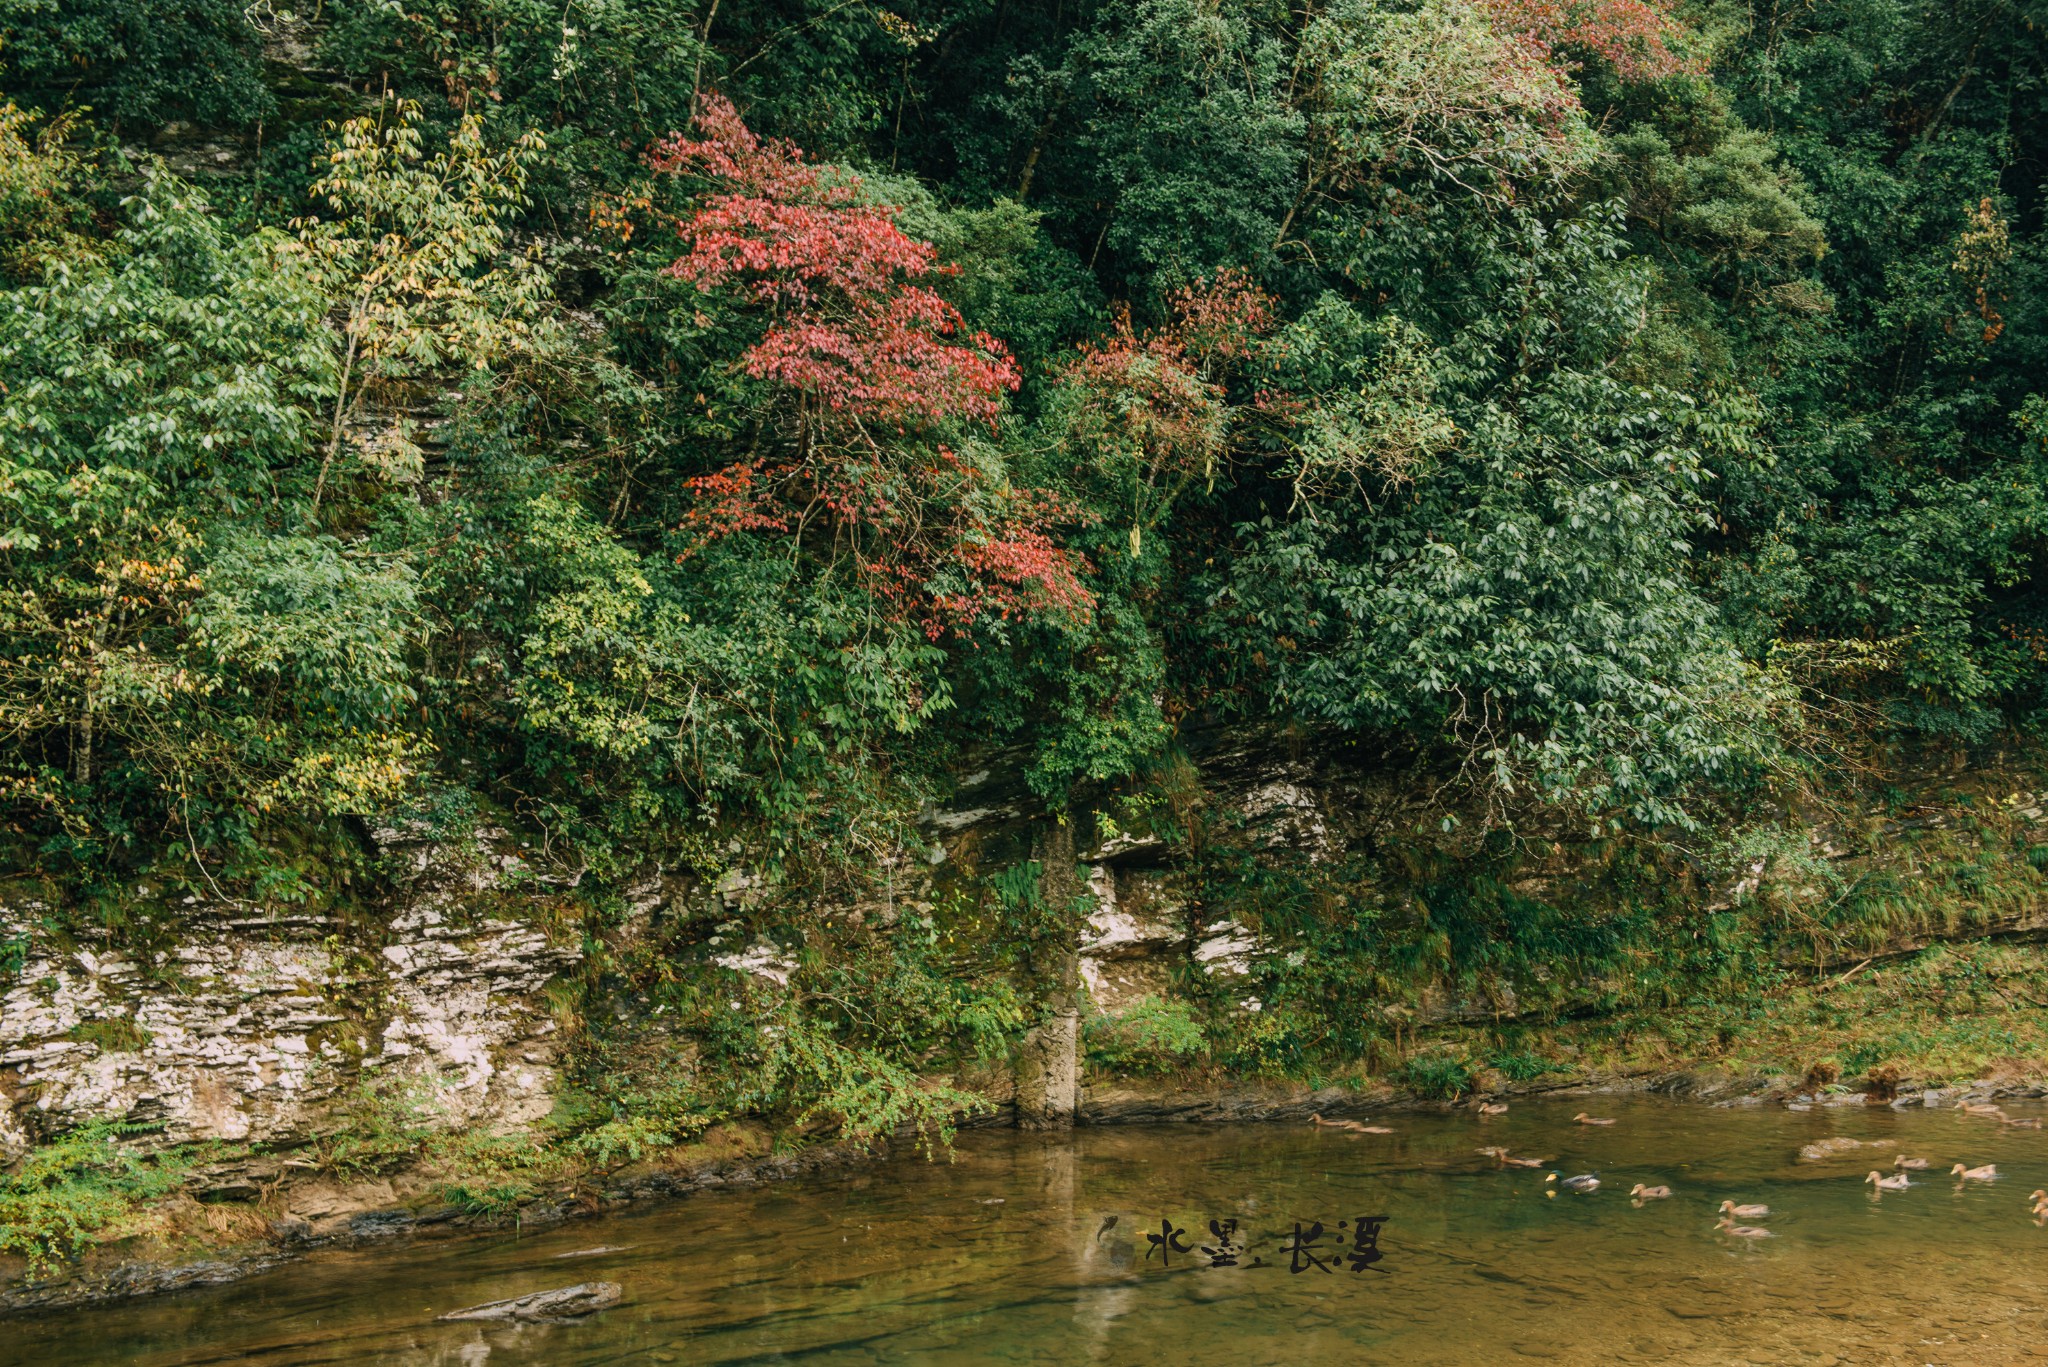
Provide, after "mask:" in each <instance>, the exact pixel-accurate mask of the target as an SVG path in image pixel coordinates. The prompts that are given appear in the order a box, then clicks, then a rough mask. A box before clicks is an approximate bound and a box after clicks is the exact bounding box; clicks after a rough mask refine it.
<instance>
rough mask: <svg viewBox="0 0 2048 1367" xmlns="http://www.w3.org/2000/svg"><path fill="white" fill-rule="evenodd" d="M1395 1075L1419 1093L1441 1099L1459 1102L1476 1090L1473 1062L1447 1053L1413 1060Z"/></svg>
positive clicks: (1422, 1095)
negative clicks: (1473, 1078)
mask: <svg viewBox="0 0 2048 1367" xmlns="http://www.w3.org/2000/svg"><path fill="white" fill-rule="evenodd" d="M1395 1077H1396V1079H1397V1080H1399V1082H1400V1083H1401V1085H1402V1086H1404V1087H1406V1088H1407V1089H1408V1090H1409V1091H1411V1092H1414V1093H1415V1094H1416V1095H1417V1096H1421V1097H1429V1098H1431V1099H1433V1100H1438V1101H1456V1100H1457V1099H1458V1098H1459V1097H1461V1096H1463V1095H1464V1094H1465V1093H1467V1092H1469V1091H1471V1090H1472V1068H1471V1065H1470V1064H1468V1063H1466V1062H1465V1060H1464V1059H1461V1058H1454V1057H1451V1056H1450V1055H1447V1054H1432V1055H1426V1056H1424V1057H1421V1058H1412V1059H1409V1060H1408V1062H1407V1063H1405V1064H1403V1065H1402V1066H1401V1069H1400V1071H1399V1072H1397V1073H1396V1074H1395Z"/></svg>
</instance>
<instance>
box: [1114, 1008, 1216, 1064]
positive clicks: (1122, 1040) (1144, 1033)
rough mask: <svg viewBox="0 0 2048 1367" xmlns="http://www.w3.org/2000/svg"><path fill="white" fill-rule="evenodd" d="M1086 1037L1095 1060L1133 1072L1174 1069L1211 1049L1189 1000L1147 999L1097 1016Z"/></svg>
mask: <svg viewBox="0 0 2048 1367" xmlns="http://www.w3.org/2000/svg"><path fill="white" fill-rule="evenodd" d="M1085 1035H1086V1044H1087V1050H1088V1061H1089V1062H1091V1063H1094V1064H1097V1065H1099V1066H1100V1067H1104V1068H1114V1069H1118V1070H1121V1071H1123V1072H1127V1073H1164V1072H1171V1071H1172V1070H1173V1069H1175V1068H1177V1067H1180V1066H1181V1065H1183V1064H1185V1063H1187V1062H1189V1061H1190V1060H1193V1059H1195V1058H1199V1057H1200V1056H1201V1055H1203V1054H1205V1053H1207V1052H1208V1048H1209V1043H1208V1040H1207V1038H1206V1037H1205V1036H1204V1035H1203V1033H1202V1025H1201V1022H1200V1021H1198V1020H1196V1019H1195V1016H1194V1012H1193V1011H1192V1010H1190V1009H1189V1007H1188V1004H1187V1003H1186V1002H1182V1001H1167V1000H1162V999H1160V998H1158V997H1146V998H1144V999H1143V1000H1141V1001H1139V1002H1138V1003H1137V1004H1136V1005H1135V1006H1132V1007H1131V1008H1130V1009H1129V1010H1127V1011H1122V1012H1119V1013H1117V1014H1115V1015H1106V1016H1097V1017H1095V1018H1094V1019H1093V1020H1091V1021H1089V1022H1088V1025H1087V1029H1086V1031H1085Z"/></svg>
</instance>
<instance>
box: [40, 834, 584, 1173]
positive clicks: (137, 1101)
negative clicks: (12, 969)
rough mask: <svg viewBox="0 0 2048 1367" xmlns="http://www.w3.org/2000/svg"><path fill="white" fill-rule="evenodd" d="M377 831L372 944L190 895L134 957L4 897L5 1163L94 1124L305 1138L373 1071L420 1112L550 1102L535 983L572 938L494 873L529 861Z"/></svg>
mask: <svg viewBox="0 0 2048 1367" xmlns="http://www.w3.org/2000/svg"><path fill="white" fill-rule="evenodd" d="M380 841H381V843H382V844H383V846H384V850H385V853H386V855H387V856H388V857H389V858H391V859H392V860H393V861H394V862H395V863H396V864H397V865H398V867H399V868H400V870H401V874H402V877H401V881H400V890H399V893H398V895H397V897H396V898H395V899H394V901H393V902H392V904H391V905H390V906H389V907H388V908H387V909H386V912H385V915H384V918H383V923H382V925H381V926H378V927H375V928H374V929H373V932H372V933H373V935H374V937H375V938H381V939H382V941H383V943H382V944H381V946H377V947H376V948H375V950H374V952H373V951H372V950H371V948H370V947H368V946H366V945H365V944H364V943H363V940H364V938H365V937H364V936H363V935H362V933H361V932H360V931H357V932H354V933H351V934H349V935H344V934H343V933H342V931H343V927H341V926H340V925H338V924H336V923H335V922H333V921H332V920H330V919H329V918H326V917H320V916H306V915H295V914H277V913H270V912H266V911H265V910H264V909H261V908H251V907H245V906H237V907H223V906H217V905H207V904H202V903H199V902H197V901H196V900H189V901H188V904H187V905H186V906H184V907H182V908H181V911H182V912H183V915H182V916H181V923H182V929H181V936H180V940H179V942H178V943H176V944H175V945H173V946H172V947H171V948H170V949H169V950H168V951H167V952H166V953H164V954H163V955H162V956H161V957H159V958H158V959H157V960H156V961H155V962H154V963H143V962H139V961H137V960H136V959H134V958H132V957H130V956H128V955H125V954H123V953H120V952H118V951H117V950H115V949H113V948H110V947H109V946H108V944H106V943H105V942H104V941H102V942H98V943H95V942H93V941H91V940H89V939H87V938H85V937H84V936H83V935H81V934H80V933H78V932H73V935H72V936H69V937H60V936H57V935H54V934H52V933H51V932H50V931H49V929H48V928H47V925H46V924H45V923H46V920H47V919H48V918H46V917H45V916H44V915H43V914H42V913H43V911H44V909H43V908H40V907H37V906H33V905H27V904H22V905H12V906H0V940H5V941H13V942H15V943H17V944H20V945H22V946H24V947H25V948H24V951H23V955H22V961H21V966H20V968H19V970H18V971H17V972H16V973H15V974H14V975H13V976H12V978H11V979H10V980H0V981H4V988H5V991H4V995H0V1164H5V1163H9V1162H12V1161H14V1160H16V1159H18V1158H19V1157H20V1156H21V1154H22V1153H23V1152H25V1151H26V1149H27V1147H28V1146H29V1145H30V1144H31V1143H33V1142H35V1141H38V1140H41V1139H47V1138H50V1137H53V1136H55V1135H58V1134H62V1133H64V1132H65V1131H68V1130H71V1129H73V1128H75V1127H77V1126H78V1125H81V1124H84V1123H86V1122H88V1121H94V1120H121V1121H129V1122H136V1123H141V1124H148V1125H151V1126H154V1127H156V1128H155V1129H154V1130H153V1132H152V1134H151V1136H150V1139H151V1140H152V1141H153V1142H159V1143H181V1142H186V1141H191V1140H201V1139H225V1140H230V1141H242V1142H252V1143H253V1142H277V1141H291V1140H295V1139H302V1138H304V1137H306V1136H308V1135H312V1134H317V1133H320V1132H322V1131H323V1130H324V1129H327V1128H331V1127H332V1120H331V1114H332V1112H333V1110H334V1108H335V1107H336V1106H337V1105H339V1104H342V1103H344V1102H345V1101H346V1100H347V1098H348V1097H349V1096H350V1095H351V1094H352V1093H355V1092H357V1091H359V1090H360V1088H361V1087H362V1085H363V1084H365V1083H370V1084H372V1085H375V1084H377V1083H378V1082H379V1081H380V1080H383V1079H389V1080H391V1082H392V1083H394V1084H399V1085H402V1086H403V1087H404V1089H405V1090H406V1091H407V1092H408V1094H409V1095H411V1096H413V1097H415V1098H417V1099H418V1101H419V1109H420V1111H421V1113H422V1116H423V1118H424V1119H425V1120H426V1122H427V1123H429V1124H441V1125H446V1126H449V1127H453V1126H456V1125H464V1124H474V1123H489V1124H492V1125H498V1126H506V1127H517V1126H521V1125H525V1124H529V1123H531V1122H532V1121H534V1120H536V1119H538V1118H539V1117H540V1116H544V1115H546V1114H547V1113H548V1111H549V1110H550V1109H551V1108H552V1106H553V1104H554V1102H553V1094H554V1089H555V1085H556V1068H555V1056H554V1050H553V1044H552V1040H551V1037H552V1036H553V1034H554V1032H555V1026H554V1023H553V1021H552V1020H551V1019H550V1018H549V1016H548V1013H547V1010H546V1008H545V1003H544V1001H543V999H542V997H541V990H542V988H544V987H545V986H546V984H547V983H548V981H549V980H550V979H552V978H553V977H555V975H557V974H558V973H560V972H562V971H563V970H564V969H567V968H569V967H571V966H573V965H574V964H575V963H576V962H577V961H578V959H579V957H580V951H579V949H578V947H577V945H576V944H575V943H574V942H573V941H570V942H563V941H559V940H557V939H555V938H551V937H550V936H549V935H548V934H547V933H545V932H544V931H542V930H540V929H537V928H536V927H535V925H534V921H536V920H539V919H540V918H538V917H523V916H522V915H521V914H520V913H521V911H522V910H523V908H521V907H520V906H519V905H518V899H519V897H520V896H521V894H520V893H518V892H517V891H512V890H508V887H507V885H508V884H509V883H511V882H512V881H513V880H514V876H515V875H518V874H520V873H521V872H523V871H522V870H521V868H520V865H519V861H518V858H517V856H516V855H501V854H498V853H497V852H496V851H495V848H494V843H502V842H500V841H499V838H498V833H495V832H480V833H478V834H477V835H476V836H474V837H473V838H471V839H469V840H467V841H465V842H462V843H461V844H459V845H456V844H455V843H454V842H449V843H446V844H442V843H436V842H432V841H428V840H425V839H422V838H420V837H419V836H417V835H416V834H412V833H407V832H402V831H385V832H380ZM372 943H374V940H373V941H372ZM225 1189H226V1188H224V1190H225Z"/></svg>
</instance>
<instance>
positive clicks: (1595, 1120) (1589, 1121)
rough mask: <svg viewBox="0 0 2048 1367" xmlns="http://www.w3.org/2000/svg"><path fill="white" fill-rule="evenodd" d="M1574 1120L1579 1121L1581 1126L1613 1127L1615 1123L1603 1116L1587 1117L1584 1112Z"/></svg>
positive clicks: (1574, 1117)
mask: <svg viewBox="0 0 2048 1367" xmlns="http://www.w3.org/2000/svg"><path fill="white" fill-rule="evenodd" d="M1572 1119H1574V1120H1576V1121H1578V1122H1579V1123H1580V1124H1581V1125H1612V1124H1613V1123H1614V1122H1613V1121H1612V1120H1608V1119H1606V1118H1604V1117H1602V1116H1597V1115H1587V1114H1586V1113H1585V1112H1584V1111H1580V1112H1579V1113H1578V1114H1577V1115H1575V1116H1573V1117H1572Z"/></svg>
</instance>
